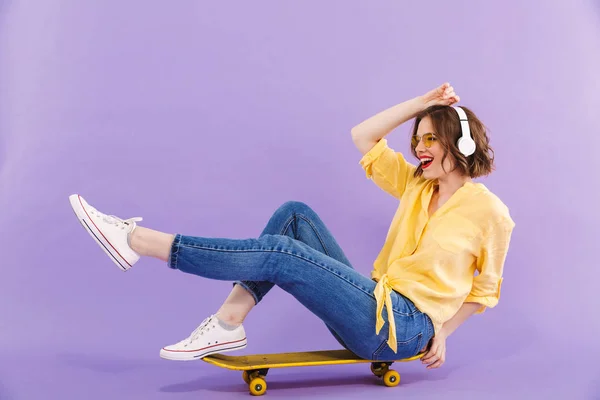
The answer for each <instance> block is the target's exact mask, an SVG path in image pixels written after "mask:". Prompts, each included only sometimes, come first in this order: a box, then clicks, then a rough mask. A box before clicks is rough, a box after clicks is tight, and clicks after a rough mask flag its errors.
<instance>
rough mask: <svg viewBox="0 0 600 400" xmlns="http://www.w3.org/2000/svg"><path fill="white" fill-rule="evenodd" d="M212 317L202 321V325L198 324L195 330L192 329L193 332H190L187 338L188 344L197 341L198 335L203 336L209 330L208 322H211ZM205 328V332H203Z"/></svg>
mask: <svg viewBox="0 0 600 400" xmlns="http://www.w3.org/2000/svg"><path fill="white" fill-rule="evenodd" d="M212 319H213V316H212V315H211V316H210V317H208V318H206V319H205V320H204V321H202V323H201V324H200V326H198V327H197V328H196V329H194V332H192V334H191V335H190V337H189V342H190V343H191V342H193V341H194V340H196V339H198V336H200V335H204V332H207V331H209V330H210V326H209V325H210V322H211V321H212ZM214 327H215V325H213V328H214ZM205 328H206V330H205Z"/></svg>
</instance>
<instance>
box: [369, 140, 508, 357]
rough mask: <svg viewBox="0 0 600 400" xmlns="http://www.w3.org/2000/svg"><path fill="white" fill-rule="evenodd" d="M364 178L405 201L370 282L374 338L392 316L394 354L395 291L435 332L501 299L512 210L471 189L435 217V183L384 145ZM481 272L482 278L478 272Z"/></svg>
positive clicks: (458, 194) (371, 159)
mask: <svg viewBox="0 0 600 400" xmlns="http://www.w3.org/2000/svg"><path fill="white" fill-rule="evenodd" d="M360 165H361V166H362V167H363V169H364V171H365V173H366V175H367V178H369V179H371V180H373V182H375V184H376V185H377V186H379V187H380V188H381V189H382V190H384V191H385V192H387V193H389V194H391V195H392V196H394V197H395V198H397V199H398V200H400V204H399V207H398V209H397V211H396V214H395V215H394V218H393V220H392V223H391V225H390V228H389V231H388V233H387V238H386V241H385V243H384V245H383V248H382V249H381V252H380V253H379V255H378V256H377V258H376V260H375V262H374V269H373V271H372V273H371V277H372V278H373V279H375V280H376V281H377V282H378V283H377V286H376V288H375V293H374V294H375V297H376V298H377V321H376V333H377V334H379V332H380V330H381V328H382V327H383V325H384V323H385V322H384V320H383V317H382V313H383V306H384V304H385V306H386V309H387V313H388V323H389V325H390V326H389V339H388V345H389V346H390V348H392V349H393V350H394V352H395V351H397V340H396V327H395V323H394V318H393V314H392V301H391V297H390V293H391V291H392V290H395V291H397V292H398V293H401V294H402V295H404V296H406V297H408V298H409V299H410V300H411V301H412V302H413V303H414V304H415V306H416V307H417V308H418V309H419V310H420V311H421V312H423V313H425V314H427V315H428V316H429V317H430V318H431V320H432V322H433V325H434V330H435V332H438V331H439V329H440V328H441V327H442V325H443V324H444V322H446V321H447V320H449V319H450V318H452V317H453V316H454V314H455V313H456V312H457V311H458V309H459V308H460V307H461V306H462V304H463V303H464V302H475V303H479V304H481V308H480V309H479V310H478V311H477V312H476V313H477V314H479V313H482V312H484V311H485V309H486V308H487V307H494V306H496V304H497V303H498V299H499V298H500V286H501V284H502V272H503V269H504V261H505V258H506V254H507V252H508V247H509V242H510V237H511V234H512V230H513V228H514V226H515V224H514V222H513V220H512V219H511V217H510V214H509V211H508V208H507V207H506V206H505V205H504V204H503V203H502V201H501V200H500V199H499V198H498V197H497V196H496V195H494V194H493V193H492V192H490V191H489V190H488V189H487V188H486V187H485V186H484V185H483V184H481V183H473V182H467V183H466V184H465V185H463V186H462V187H461V188H460V189H459V190H458V191H456V192H455V193H454V194H453V195H452V197H451V198H450V199H449V200H448V201H446V203H444V204H443V205H442V206H441V207H440V208H439V209H438V210H437V211H436V212H434V213H433V214H432V215H431V216H429V215H428V211H427V210H428V206H429V201H430V199H431V196H432V194H433V190H434V188H435V185H436V184H437V183H436V182H434V181H431V180H426V179H424V178H422V177H419V178H415V177H414V175H413V173H414V171H415V169H416V166H415V165H413V164H411V163H409V162H407V161H406V160H405V158H404V156H403V155H402V154H401V153H399V152H395V151H394V150H392V149H391V148H389V147H388V144H387V140H386V139H381V140H380V141H379V142H378V143H377V144H376V145H375V146H374V147H373V148H372V149H371V150H370V151H369V152H368V153H367V154H365V155H364V156H363V157H362V159H361V160H360ZM476 271H477V273H478V274H477V275H475V272H476Z"/></svg>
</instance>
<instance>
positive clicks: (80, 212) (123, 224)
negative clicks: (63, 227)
mask: <svg viewBox="0 0 600 400" xmlns="http://www.w3.org/2000/svg"><path fill="white" fill-rule="evenodd" d="M69 201H70V202H71V207H72V208H73V211H75V215H77V218H78V219H79V222H80V223H81V225H82V226H83V227H84V228H85V230H86V231H88V233H89V234H90V235H91V236H92V237H93V238H94V240H96V242H97V243H98V244H99V245H100V247H101V248H102V250H104V252H105V253H106V254H108V256H109V257H110V259H111V260H113V262H114V263H115V264H117V266H118V267H119V268H121V269H122V270H123V271H127V270H128V269H129V268H131V267H132V266H133V264H135V263H136V262H137V261H138V260H139V259H140V256H139V255H138V254H137V253H136V252H135V251H133V250H132V249H131V247H129V243H128V242H127V237H128V235H129V233H130V232H132V231H133V229H135V226H136V224H135V222H136V221H141V220H142V218H139V217H137V218H130V219H127V220H122V219H120V218H117V217H115V216H114V215H106V214H103V213H101V212H99V211H98V210H96V209H95V208H94V207H92V206H90V205H89V204H88V203H87V202H86V201H85V200H84V199H83V197H81V196H80V195H78V194H73V195H71V196H69Z"/></svg>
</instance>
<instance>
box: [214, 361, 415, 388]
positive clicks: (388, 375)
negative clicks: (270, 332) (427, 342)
mask: <svg viewBox="0 0 600 400" xmlns="http://www.w3.org/2000/svg"><path fill="white" fill-rule="evenodd" d="M422 356H423V354H418V355H416V356H414V357H410V358H405V359H402V360H396V361H394V362H406V361H413V360H417V359H419V358H421V357H422ZM202 360H203V361H205V362H207V363H210V364H213V365H216V366H217V367H221V368H227V369H231V370H235V371H243V375H242V377H243V379H244V381H245V382H246V383H247V384H248V385H249V389H250V393H251V394H253V395H257V396H260V395H262V394H264V393H265V392H266V390H267V382H266V381H265V377H266V375H267V373H268V371H269V369H270V368H287V367H310V366H319V365H338V364H360V363H370V364H371V372H373V374H374V375H375V376H377V377H380V378H383V382H384V384H385V385H386V386H397V385H398V384H399V383H400V375H399V374H398V373H397V372H396V371H394V370H392V369H390V368H389V367H390V366H391V365H392V363H393V362H390V361H386V362H384V361H372V360H365V359H362V358H358V357H357V356H356V354H354V353H352V352H351V351H348V350H322V351H303V352H297V353H274V354H252V355H247V356H227V355H223V354H213V355H210V356H206V357H204V358H203V359H202Z"/></svg>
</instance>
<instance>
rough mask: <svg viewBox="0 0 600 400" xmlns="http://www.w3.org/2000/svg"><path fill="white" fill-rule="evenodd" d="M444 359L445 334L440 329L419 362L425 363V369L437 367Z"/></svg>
mask: <svg viewBox="0 0 600 400" xmlns="http://www.w3.org/2000/svg"><path fill="white" fill-rule="evenodd" d="M444 361H446V334H444V333H443V331H440V332H439V333H438V334H437V335H435V336H434V337H433V340H432V341H431V347H430V348H429V351H427V353H425V355H424V356H423V357H421V362H422V363H423V364H427V369H433V368H439V367H441V366H442V364H444Z"/></svg>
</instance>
